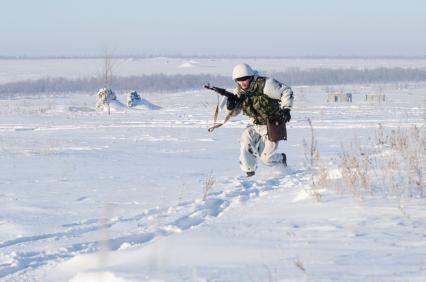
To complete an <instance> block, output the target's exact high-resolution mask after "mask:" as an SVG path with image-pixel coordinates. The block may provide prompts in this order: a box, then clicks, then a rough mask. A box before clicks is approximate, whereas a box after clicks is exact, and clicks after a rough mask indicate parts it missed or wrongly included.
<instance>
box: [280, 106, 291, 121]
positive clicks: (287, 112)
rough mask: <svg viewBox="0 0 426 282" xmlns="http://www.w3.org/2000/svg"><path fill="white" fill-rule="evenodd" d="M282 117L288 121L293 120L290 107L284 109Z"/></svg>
mask: <svg viewBox="0 0 426 282" xmlns="http://www.w3.org/2000/svg"><path fill="white" fill-rule="evenodd" d="M282 119H283V121H284V122H286V123H287V122H289V121H290V120H291V115H290V109H283V110H282Z"/></svg>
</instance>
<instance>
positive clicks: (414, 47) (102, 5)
mask: <svg viewBox="0 0 426 282" xmlns="http://www.w3.org/2000/svg"><path fill="white" fill-rule="evenodd" d="M0 7H1V9H0V38H1V44H0V55H3V56H87V55H89V56H93V55H95V56H96V55H101V56H102V55H103V54H104V53H105V51H106V50H107V51H108V52H110V53H113V54H116V55H127V54H141V55H175V54H180V55H215V56H221V55H242V56H310V55H324V56H351V55H355V56H425V55H426V36H425V34H426V16H425V15H426V1H421V0H405V1H402V0H401V1H395V0H388V1H384V0H370V1H366V0H358V1H352V0H349V1H344V0H342V1H337V0H322V1H313V0H312V1H308V0H299V1H288V0H283V1H278V0H277V1H272V0H263V1H249V0H246V1H241V0H236V1H231V0H228V1H225V0H215V1H202V0H198V1H197V0H180V1H172V0H168V1H166V0H156V1H142V0H140V1H137V0H121V1H119V0H116V1H113V0H103V1H101V0H85V1H83V0H68V1H66V0H38V1H34V0H0Z"/></svg>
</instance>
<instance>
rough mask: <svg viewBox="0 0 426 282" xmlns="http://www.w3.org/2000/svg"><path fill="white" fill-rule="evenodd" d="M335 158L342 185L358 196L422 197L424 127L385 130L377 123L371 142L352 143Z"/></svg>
mask: <svg viewBox="0 0 426 282" xmlns="http://www.w3.org/2000/svg"><path fill="white" fill-rule="evenodd" d="M425 125H426V123H425ZM337 159H338V168H339V171H340V172H341V175H342V180H343V181H342V184H343V185H344V187H345V188H346V189H347V190H349V191H350V192H351V193H352V195H353V196H354V197H355V198H357V199H362V198H363V197H364V196H366V195H380V196H384V197H397V198H401V197H424V190H425V181H424V174H425V165H426V126H423V127H422V128H419V127H417V126H411V127H405V128H401V127H399V128H397V129H387V130H386V129H385V128H384V127H383V126H382V125H381V124H379V126H378V128H377V129H376V131H375V140H373V143H372V144H365V145H364V146H360V145H356V144H354V143H352V144H351V145H350V148H343V150H342V153H341V154H340V155H339V156H338V158H337Z"/></svg>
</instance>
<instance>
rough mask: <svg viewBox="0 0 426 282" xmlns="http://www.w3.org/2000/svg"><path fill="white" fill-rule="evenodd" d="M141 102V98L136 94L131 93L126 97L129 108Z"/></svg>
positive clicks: (134, 92)
mask: <svg viewBox="0 0 426 282" xmlns="http://www.w3.org/2000/svg"><path fill="white" fill-rule="evenodd" d="M140 101H141V96H139V94H138V92H136V91H132V92H130V93H129V94H128V96H127V106H129V107H130V108H131V107H133V106H136V105H137V104H138V102H140Z"/></svg>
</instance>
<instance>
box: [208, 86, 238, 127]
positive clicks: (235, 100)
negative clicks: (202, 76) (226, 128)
mask: <svg viewBox="0 0 426 282" xmlns="http://www.w3.org/2000/svg"><path fill="white" fill-rule="evenodd" d="M204 88H206V89H209V90H213V91H214V92H216V93H218V94H220V95H222V96H225V97H226V98H228V101H229V102H231V103H233V104H237V103H238V102H239V101H240V98H239V97H238V96H237V95H234V94H233V93H231V92H229V91H226V89H224V88H219V87H216V86H211V85H210V83H209V84H206V85H204ZM232 113H233V111H230V112H229V113H228V114H227V115H226V117H225V120H224V121H223V122H222V123H218V122H217V117H218V115H219V99H218V100H217V106H216V110H215V113H214V119H213V125H212V126H210V127H209V129H208V131H209V132H212V131H213V130H214V129H215V128H218V127H221V126H222V125H224V124H225V123H226V122H227V121H228V120H229V119H230V118H231V116H232Z"/></svg>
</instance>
